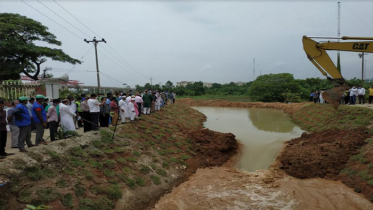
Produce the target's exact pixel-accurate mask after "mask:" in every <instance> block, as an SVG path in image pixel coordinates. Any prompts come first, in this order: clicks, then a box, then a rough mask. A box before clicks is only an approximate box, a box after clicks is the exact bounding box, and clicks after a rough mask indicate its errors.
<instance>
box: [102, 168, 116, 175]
mask: <svg viewBox="0 0 373 210" xmlns="http://www.w3.org/2000/svg"><path fill="white" fill-rule="evenodd" d="M103 172H104V174H105V176H108V177H115V175H116V174H115V172H114V171H112V170H109V169H104V171H103Z"/></svg>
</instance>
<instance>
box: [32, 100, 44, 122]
mask: <svg viewBox="0 0 373 210" xmlns="http://www.w3.org/2000/svg"><path fill="white" fill-rule="evenodd" d="M39 108H40V111H41V116H42V117H43V120H44V122H46V121H47V113H46V112H45V109H44V107H43V105H41V104H39V102H37V101H35V102H34V104H33V105H32V117H33V119H34V122H35V123H41V122H40V120H39V117H38V115H37V114H36V110H37V109H39Z"/></svg>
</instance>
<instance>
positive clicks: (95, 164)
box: [88, 160, 104, 169]
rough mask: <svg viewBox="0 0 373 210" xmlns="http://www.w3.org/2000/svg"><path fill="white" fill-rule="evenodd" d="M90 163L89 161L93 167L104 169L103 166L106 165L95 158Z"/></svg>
mask: <svg viewBox="0 0 373 210" xmlns="http://www.w3.org/2000/svg"><path fill="white" fill-rule="evenodd" d="M88 163H89V165H90V166H91V167H92V168H98V169H102V168H103V167H104V164H103V163H100V162H96V161H94V160H89V161H88Z"/></svg>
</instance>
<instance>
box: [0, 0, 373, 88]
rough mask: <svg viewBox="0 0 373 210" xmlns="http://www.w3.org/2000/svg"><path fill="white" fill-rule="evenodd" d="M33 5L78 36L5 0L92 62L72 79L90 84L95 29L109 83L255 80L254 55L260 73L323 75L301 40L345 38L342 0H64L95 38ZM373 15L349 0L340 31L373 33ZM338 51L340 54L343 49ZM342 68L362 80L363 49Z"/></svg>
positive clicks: (346, 55)
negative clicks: (306, 38) (330, 37)
mask: <svg viewBox="0 0 373 210" xmlns="http://www.w3.org/2000/svg"><path fill="white" fill-rule="evenodd" d="M25 1H26V2H27V3H28V4H30V5H31V6H33V7H34V8H36V9H38V10H39V11H40V12H42V13H44V14H45V15H47V16H48V17H50V18H51V19H53V20H54V21H56V22H58V23H60V24H61V25H63V26H64V27H66V28H68V29H69V30H71V31H72V32H74V33H75V34H77V35H78V37H77V36H75V35H73V34H71V33H70V32H68V31H66V30H65V29H63V28H62V27H61V26H59V25H57V24H55V23H54V22H52V21H51V20H49V19H48V18H46V17H45V16H43V15H41V14H39V13H38V12H36V11H35V10H33V9H32V8H30V7H29V6H28V5H26V4H25V3H23V2H22V1H18V0H17V1H16V0H14V1H4V0H3V1H0V12H10V13H19V14H21V15H24V16H27V17H30V18H33V19H35V20H37V21H40V22H41V23H42V24H44V25H46V26H48V27H49V29H50V31H51V32H52V33H54V34H55V35H56V36H57V38H58V39H59V40H61V41H62V43H63V44H62V47H61V48H62V49H63V50H64V51H65V52H66V53H68V54H69V55H71V56H72V57H74V58H77V59H82V60H83V61H84V63H83V64H81V65H76V66H75V67H74V69H76V70H79V71H68V72H69V76H70V79H75V80H80V81H81V82H84V83H85V84H87V85H96V84H97V81H96V74H95V72H94V71H95V70H96V67H95V59H94V48H92V44H87V43H85V42H84V41H83V39H84V38H87V39H88V40H91V39H92V38H93V36H95V35H97V36H98V37H97V38H99V39H100V38H101V37H103V38H105V40H106V41H107V42H108V44H109V45H110V46H109V45H107V44H104V43H100V44H99V47H98V49H99V66H100V71H102V72H103V73H104V74H107V75H109V76H111V77H112V78H114V79H115V80H114V79H111V78H108V77H107V76H105V75H103V74H102V75H101V85H102V86H121V84H122V83H127V84H129V85H131V86H134V85H136V84H140V85H144V84H145V83H146V82H150V80H149V78H150V77H153V78H154V79H153V84H155V83H160V82H161V83H162V84H164V83H165V82H166V81H167V80H171V81H172V82H174V83H175V82H178V81H183V80H186V81H205V82H218V83H228V82H231V81H234V82H236V81H243V82H248V81H252V80H253V59H254V58H255V60H256V65H255V69H256V76H258V75H259V74H260V71H261V73H262V74H269V73H283V72H287V73H292V74H293V75H294V77H295V78H302V79H303V78H307V77H320V78H323V76H322V75H321V73H320V72H319V71H318V70H317V69H316V68H315V67H314V66H313V65H312V64H311V63H310V62H309V61H308V59H307V58H306V55H305V53H304V51H303V47H302V36H303V35H319V36H336V35H337V1H66V0H56V1H57V2H58V3H59V4H60V5H62V6H63V7H64V8H65V9H67V10H68V11H69V12H70V13H72V14H73V15H74V16H75V17H77V18H78V19H79V20H80V21H81V22H83V23H84V24H85V25H87V26H88V27H89V28H90V29H91V30H93V31H94V32H95V33H97V34H93V33H92V32H91V31H89V30H88V29H86V28H85V27H84V26H83V25H81V24H80V23H79V22H78V21H76V20H75V19H74V18H72V17H71V16H70V15H69V14H68V13H67V12H66V11H64V10H63V9H62V8H61V7H59V6H58V5H57V4H56V3H55V2H53V1H51V0H50V1H42V0H41V2H42V3H43V4H45V5H46V6H48V7H49V8H50V9H52V10H53V11H55V12H56V13H58V14H59V15H60V16H62V17H63V18H65V19H66V20H68V21H69V22H70V23H71V24H73V25H74V26H76V27H78V28H79V29H80V30H82V31H83V32H84V33H85V34H86V35H85V34H82V33H81V32H80V31H78V30H77V29H75V28H74V27H72V26H71V25H69V24H68V23H66V22H65V21H63V20H62V19H61V18H60V17H58V16H57V15H55V14H53V13H52V12H51V11H50V10H48V9H47V8H46V7H44V6H43V5H42V4H40V3H39V2H38V1H30V0H25ZM372 11H373V1H358V0H355V1H341V35H342V36H371V37H372V36H373V13H372ZM87 35H89V36H87ZM103 47H104V49H103ZM111 48H113V49H114V50H115V51H116V52H117V53H118V54H119V55H120V56H121V58H122V59H121V58H117V57H118V56H117V53H115V52H112V55H111V54H109V53H108V52H107V51H112V49H111ZM90 49H91V50H90ZM85 54H86V55H85ZM329 54H330V55H331V57H332V58H333V59H334V60H336V53H335V52H331V53H329ZM83 55H85V56H84V57H83V58H82V56H83ZM105 56H107V57H105ZM123 59H124V60H125V61H123ZM366 61H367V70H366V72H367V77H369V78H372V77H373V54H369V55H368V56H366ZM125 62H127V63H129V64H130V66H131V67H129V66H128V65H127V64H126V63H125ZM341 65H342V74H343V76H344V77H345V78H347V79H350V78H353V77H358V78H359V77H361V59H359V57H358V53H353V52H341ZM44 66H48V67H52V68H54V70H53V71H52V73H53V74H54V75H55V76H60V75H62V74H63V73H65V72H67V70H68V69H72V68H73V65H70V64H65V63H59V62H52V61H48V62H46V63H45V65H44ZM44 66H43V68H44ZM81 70H89V72H84V71H81ZM135 71H137V72H140V73H135ZM129 72H131V73H129ZM116 80H119V82H118V81H116Z"/></svg>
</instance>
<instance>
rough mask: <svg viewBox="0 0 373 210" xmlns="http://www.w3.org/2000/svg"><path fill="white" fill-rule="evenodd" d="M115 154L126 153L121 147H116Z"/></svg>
mask: <svg viewBox="0 0 373 210" xmlns="http://www.w3.org/2000/svg"><path fill="white" fill-rule="evenodd" d="M114 152H116V153H122V152H124V149H123V148H120V147H115V148H114Z"/></svg>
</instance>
